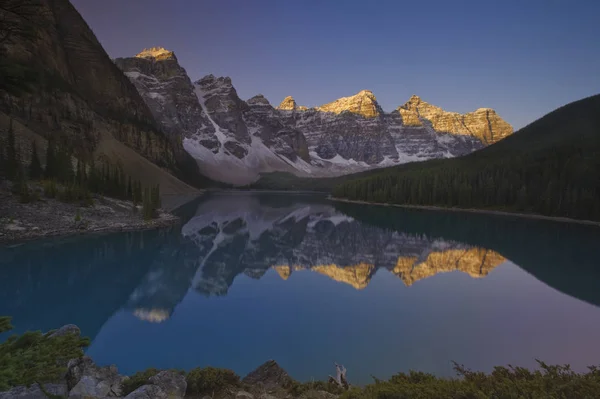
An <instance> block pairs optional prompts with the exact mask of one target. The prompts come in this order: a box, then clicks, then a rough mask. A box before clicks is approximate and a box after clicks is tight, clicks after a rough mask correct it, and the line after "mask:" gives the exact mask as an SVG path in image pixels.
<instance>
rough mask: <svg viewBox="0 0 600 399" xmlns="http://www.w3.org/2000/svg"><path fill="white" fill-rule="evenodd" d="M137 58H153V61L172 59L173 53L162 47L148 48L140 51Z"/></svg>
mask: <svg viewBox="0 0 600 399" xmlns="http://www.w3.org/2000/svg"><path fill="white" fill-rule="evenodd" d="M136 57H137V58H153V59H155V60H166V59H174V58H175V53H173V52H172V51H169V50H167V49H165V48H164V47H150V48H145V49H144V50H142V52H141V53H139V54H137V55H136Z"/></svg>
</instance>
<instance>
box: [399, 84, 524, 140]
mask: <svg viewBox="0 0 600 399" xmlns="http://www.w3.org/2000/svg"><path fill="white" fill-rule="evenodd" d="M398 112H400V115H401V116H402V121H403V123H404V124H405V125H407V126H422V125H423V121H424V120H427V121H429V123H431V127H432V128H433V129H435V130H436V131H439V132H444V133H452V134H460V135H471V136H474V137H477V138H478V139H480V140H481V141H482V142H483V143H485V144H493V143H495V142H497V141H498V140H501V139H503V138H504V137H506V136H508V135H510V134H512V132H513V128H512V126H511V125H509V124H508V123H507V122H506V121H504V120H503V119H502V118H500V117H499V116H498V115H497V114H496V111H494V110H493V109H491V108H479V109H477V110H476V111H473V112H467V113H465V114H460V113H458V112H448V111H445V110H443V109H442V108H440V107H437V106H435V105H432V104H429V103H427V102H425V101H423V100H421V98H420V97H418V96H416V95H413V96H411V97H410V99H409V100H408V101H407V102H406V103H405V104H404V105H402V106H400V107H398Z"/></svg>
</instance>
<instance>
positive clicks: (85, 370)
mask: <svg viewBox="0 0 600 399" xmlns="http://www.w3.org/2000/svg"><path fill="white" fill-rule="evenodd" d="M124 379H125V377H123V376H121V375H119V372H118V370H117V368H116V367H115V366H105V367H98V366H97V365H96V364H95V363H94V362H93V361H92V359H90V358H89V357H88V356H84V357H82V358H81V359H73V360H71V361H69V364H68V365H67V374H66V381H67V386H68V388H69V397H97V398H104V397H118V396H121V393H122V387H121V384H122V382H123V380H124Z"/></svg>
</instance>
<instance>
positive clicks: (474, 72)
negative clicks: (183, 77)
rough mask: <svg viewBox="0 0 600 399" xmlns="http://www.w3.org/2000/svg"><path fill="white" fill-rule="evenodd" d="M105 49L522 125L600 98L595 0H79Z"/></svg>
mask: <svg viewBox="0 0 600 399" xmlns="http://www.w3.org/2000/svg"><path fill="white" fill-rule="evenodd" d="M71 1H72V3H73V4H74V5H75V7H76V8H77V9H78V11H79V12H80V13H81V14H82V16H83V17H84V19H85V20H86V21H87V23H88V24H89V25H90V27H91V28H92V30H93V31H94V33H95V34H96V36H97V37H98V39H99V40H100V42H101V43H102V45H103V46H104V49H105V50H106V51H107V53H108V54H109V56H110V57H112V58H116V57H128V56H134V55H135V54H137V53H138V52H140V51H141V50H142V49H143V48H147V47H154V46H161V47H165V48H167V49H168V50H172V51H174V52H175V55H176V56H177V58H178V60H179V63H180V64H181V66H183V67H184V68H185V69H186V70H187V72H188V75H189V76H190V78H191V79H192V80H193V81H195V80H197V79H200V78H201V77H203V76H205V75H208V74H211V73H212V74H213V75H215V76H229V77H231V79H232V81H233V85H234V86H235V88H236V90H237V92H238V95H239V96H240V97H241V98H242V99H244V100H246V99H248V98H250V97H252V96H254V95H256V94H259V93H260V94H263V95H264V96H265V97H267V99H269V101H270V102H271V103H272V104H273V105H278V104H279V103H280V102H281V100H283V98H284V97H286V96H289V95H291V96H293V97H294V99H295V100H296V102H297V103H298V104H299V105H306V106H309V107H310V106H317V105H321V104H324V103H327V102H330V101H333V100H335V99H337V98H340V97H346V96H350V95H353V94H355V93H357V92H359V91H360V90H363V89H367V90H371V91H372V92H373V93H374V94H375V96H376V97H377V100H378V102H379V104H380V105H381V106H382V107H383V109H384V110H385V111H392V110H394V109H396V108H397V107H398V106H400V105H402V104H404V103H405V102H406V101H407V100H408V99H409V97H410V96H411V95H413V94H416V95H418V96H420V97H421V99H422V100H424V101H427V102H429V103H431V104H434V105H437V106H440V107H442V108H444V109H445V110H447V111H457V112H469V111H473V110H475V109H477V108H482V107H486V108H494V109H495V110H496V111H497V112H498V114H499V115H500V116H501V117H502V118H504V119H505V120H506V121H507V122H509V123H511V124H512V125H513V127H515V129H518V128H521V127H523V126H525V125H527V124H528V123H530V122H532V121H534V120H535V119H537V118H539V117H541V116H543V115H544V114H546V113H548V112H550V111H552V110H553V109H555V108H558V107H560V106H562V105H564V104H566V103H569V102H571V101H575V100H578V99H581V98H584V97H587V96H590V95H594V94H598V93H600V22H599V21H600V1H598V0H502V1H491V0H490V1H485V0H483V1H482V0H479V1H471V0H454V1H451V0H439V1H437V0H427V1H419V0H411V1H409V0H407V1H386V0H370V1H365V0H361V1H354V0H343V1H342V0H339V1H335V0H302V1H284V0H277V1H275V0H273V1H271V0H170V1H166V0H126V1H124V0H102V1H95V0H71Z"/></svg>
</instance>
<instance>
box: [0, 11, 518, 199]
mask: <svg viewBox="0 0 600 399" xmlns="http://www.w3.org/2000/svg"><path fill="white" fill-rule="evenodd" d="M10 1H11V2H15V0H10ZM15 3H18V2H15ZM16 10H20V11H19V12H23V15H21V14H19V12H17V13H11V14H10V15H9V14H7V18H9V19H8V20H7V21H8V22H10V24H11V25H10V26H15V27H18V29H17V30H16V31H15V32H16V33H15V34H11V35H10V37H9V38H8V39H7V40H4V41H3V42H2V43H1V45H0V53H1V55H2V62H0V71H1V72H2V76H3V79H2V81H0V94H2V95H0V127H1V128H3V129H0V131H2V132H3V133H4V132H6V130H7V129H8V125H9V120H12V123H13V129H14V131H15V132H16V134H17V136H18V138H17V139H18V141H19V143H18V144H19V148H21V149H22V150H23V158H24V161H25V162H27V161H28V159H27V158H28V156H29V153H30V147H31V142H32V139H34V140H35V141H36V142H37V145H38V149H39V147H41V150H40V151H39V152H40V153H41V154H44V152H45V147H46V145H47V141H48V140H53V141H55V142H57V143H62V144H63V145H66V146H68V147H71V148H70V150H71V151H73V152H74V153H76V154H77V157H78V158H83V159H84V160H88V159H89V158H91V157H96V158H104V159H108V160H110V162H111V163H120V164H121V165H122V166H123V167H124V169H125V172H126V173H127V174H129V175H131V176H132V177H133V178H134V179H136V180H141V181H142V183H143V184H155V183H157V182H158V183H160V185H161V190H162V192H163V194H165V195H181V194H189V193H193V192H194V189H193V188H192V187H190V186H189V185H187V184H185V183H183V182H182V181H185V182H186V183H188V184H190V185H195V186H197V187H198V186H206V185H207V184H208V181H207V179H206V177H208V178H210V179H212V180H217V181H221V182H225V183H228V184H234V185H247V184H249V183H253V182H255V181H256V180H257V179H258V178H259V176H260V174H262V173H267V172H289V173H291V174H293V175H295V176H300V177H326V176H340V175H346V174H349V173H353V172H358V171H363V170H368V169H373V168H381V167H385V166H392V165H397V164H403V163H407V162H413V161H423V160H428V159H437V158H449V157H456V156H460V155H465V154H468V153H471V152H473V151H475V150H478V149H481V148H483V147H485V146H487V145H489V144H492V143H494V142H497V141H499V140H501V139H502V138H504V137H506V136H509V135H510V134H512V131H513V129H512V127H511V126H510V125H509V124H508V123H506V122H505V121H504V120H502V119H501V118H500V117H499V116H498V115H497V114H496V113H495V112H494V111H493V110H492V109H488V108H480V109H478V110H476V111H474V112H470V113H467V114H458V113H455V112H446V111H444V110H443V109H441V108H439V107H436V106H433V105H431V104H428V103H427V102H425V101H423V100H422V99H420V98H419V97H417V96H412V97H411V98H410V99H409V100H408V101H406V102H405V103H404V104H403V105H401V106H399V107H398V108H397V109H395V110H394V111H392V112H384V111H383V109H382V108H381V106H380V105H379V104H378V102H377V99H376V97H375V95H374V94H373V93H372V92H371V91H369V90H362V91H360V92H358V93H356V94H355V95H352V96H349V97H344V98H340V99H337V100H335V101H332V102H330V103H328V104H324V105H321V106H318V107H312V108H309V107H304V106H300V105H298V104H296V102H295V100H294V99H293V98H292V97H287V98H285V99H284V100H283V101H282V102H281V103H280V104H279V105H278V106H273V105H272V104H271V103H270V102H269V101H268V100H267V99H266V98H265V97H264V96H262V95H260V94H258V95H256V96H254V97H252V98H250V99H248V100H246V101H244V100H242V99H241V98H240V97H239V96H238V94H237V91H236V90H235V87H234V86H233V83H232V81H231V79H230V78H228V77H216V76H213V75H207V76H204V77H203V78H201V79H198V80H195V81H192V79H190V77H189V76H188V74H187V73H186V71H185V69H184V68H183V67H182V66H181V65H180V64H179V62H178V60H177V57H176V56H175V54H174V53H173V52H172V51H168V50H166V49H164V48H161V47H153V48H149V49H145V50H143V51H142V52H140V53H139V54H137V55H136V56H134V57H128V58H117V59H115V60H111V59H110V58H109V57H108V55H107V54H106V52H105V51H104V49H103V48H102V45H101V44H100V42H99V41H98V39H97V38H96V36H95V35H94V33H93V32H92V30H91V29H90V28H89V26H88V25H87V24H86V22H85V21H84V19H83V18H82V17H81V15H80V14H79V13H78V12H77V10H76V9H75V8H74V7H73V5H72V4H71V3H70V2H69V1H68V0H43V1H39V2H38V1H31V0H27V1H25V2H24V3H23V4H22V6H19V7H17V8H16ZM23 10H24V11H23ZM0 29H1V28H0ZM41 158H42V159H41V161H42V163H44V162H45V159H44V157H43V156H42V157H41Z"/></svg>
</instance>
